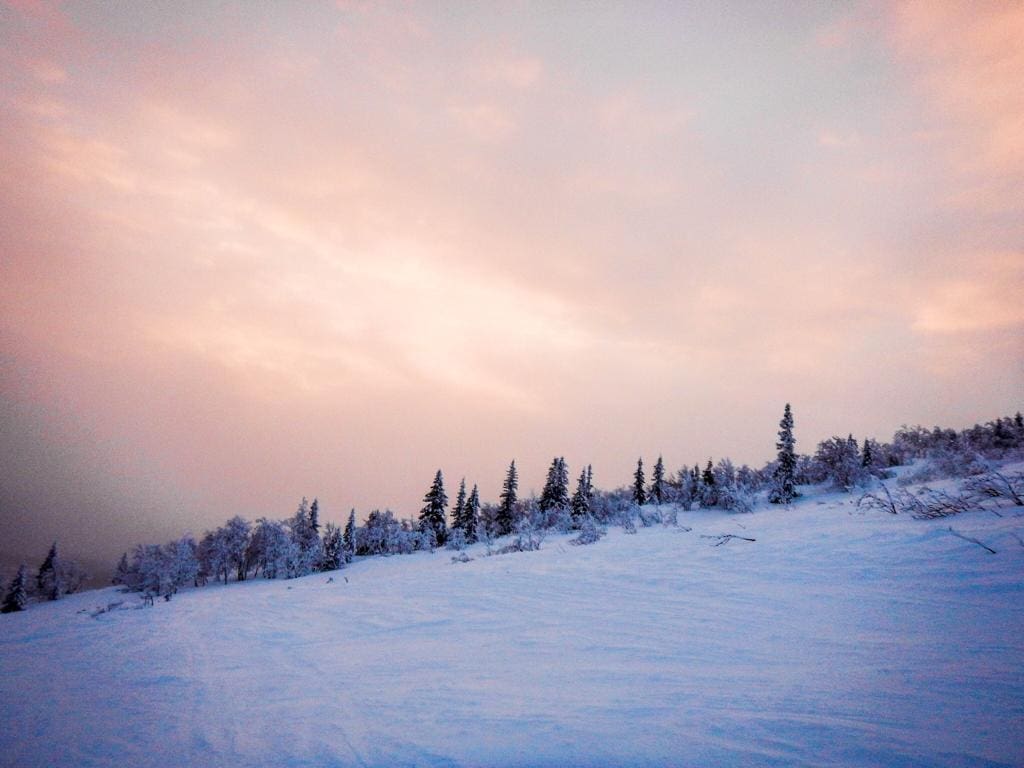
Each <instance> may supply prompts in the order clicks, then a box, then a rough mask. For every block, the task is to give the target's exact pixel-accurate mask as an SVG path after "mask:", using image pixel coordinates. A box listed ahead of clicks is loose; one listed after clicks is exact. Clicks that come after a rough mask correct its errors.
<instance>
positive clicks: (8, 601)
mask: <svg viewBox="0 0 1024 768" xmlns="http://www.w3.org/2000/svg"><path fill="white" fill-rule="evenodd" d="M26 605H28V569H27V568H25V566H24V565H22V566H21V567H20V568H18V573H17V574H16V575H15V576H14V578H13V579H11V583H10V585H9V586H8V587H7V594H6V595H5V596H4V604H3V607H2V608H0V613H15V612H17V611H24V610H25V606H26Z"/></svg>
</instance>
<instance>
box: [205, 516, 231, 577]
mask: <svg viewBox="0 0 1024 768" xmlns="http://www.w3.org/2000/svg"><path fill="white" fill-rule="evenodd" d="M199 565H200V573H201V577H202V578H204V579H206V578H213V579H214V580H217V579H222V580H223V581H224V583H225V584H227V583H228V573H229V572H230V570H231V555H230V553H229V552H228V546H227V538H226V536H225V534H224V529H223V528H218V529H216V530H214V531H207V532H206V533H205V534H204V535H203V538H202V540H200V542H199Z"/></svg>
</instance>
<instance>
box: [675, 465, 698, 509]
mask: <svg viewBox="0 0 1024 768" xmlns="http://www.w3.org/2000/svg"><path fill="white" fill-rule="evenodd" d="M698 477H699V473H698ZM676 484H677V485H678V486H679V491H678V494H677V499H676V500H677V501H678V502H679V504H680V506H682V508H683V509H685V510H691V509H693V505H694V504H695V503H696V502H697V501H698V500H699V499H698V492H697V483H696V481H695V480H694V474H693V472H691V471H690V470H689V469H688V468H687V467H683V468H682V469H680V470H679V474H678V476H677V480H676Z"/></svg>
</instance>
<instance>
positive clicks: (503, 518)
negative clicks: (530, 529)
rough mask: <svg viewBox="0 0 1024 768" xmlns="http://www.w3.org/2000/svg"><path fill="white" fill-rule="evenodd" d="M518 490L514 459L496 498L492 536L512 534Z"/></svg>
mask: <svg viewBox="0 0 1024 768" xmlns="http://www.w3.org/2000/svg"><path fill="white" fill-rule="evenodd" d="M518 490H519V473H518V472H517V471H516V462H515V459H513V460H512V463H511V464H509V467H508V472H507V473H506V474H505V482H504V484H503V485H502V487H501V496H499V497H498V509H497V511H496V513H495V516H494V534H495V535H496V536H505V535H507V534H510V533H512V531H513V530H514V529H515V525H516V501H517V500H518V497H517V492H518Z"/></svg>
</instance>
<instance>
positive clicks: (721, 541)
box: [700, 533, 757, 547]
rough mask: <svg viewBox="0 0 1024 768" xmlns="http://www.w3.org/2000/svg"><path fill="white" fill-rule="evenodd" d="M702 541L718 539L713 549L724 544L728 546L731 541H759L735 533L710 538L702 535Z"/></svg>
mask: <svg viewBox="0 0 1024 768" xmlns="http://www.w3.org/2000/svg"><path fill="white" fill-rule="evenodd" d="M700 537H701V538H702V539H717V540H718V541H717V542H716V543H714V544H712V545H711V546H712V547H720V546H722V545H723V544H728V543H729V540H730V539H739V540H740V541H757V539H748V538H747V537H746V536H737V535H736V534H735V533H721V534H719V535H717V536H708V535H707V534H705V533H702V534H701V535H700Z"/></svg>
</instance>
